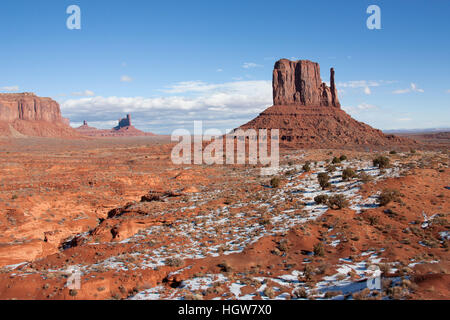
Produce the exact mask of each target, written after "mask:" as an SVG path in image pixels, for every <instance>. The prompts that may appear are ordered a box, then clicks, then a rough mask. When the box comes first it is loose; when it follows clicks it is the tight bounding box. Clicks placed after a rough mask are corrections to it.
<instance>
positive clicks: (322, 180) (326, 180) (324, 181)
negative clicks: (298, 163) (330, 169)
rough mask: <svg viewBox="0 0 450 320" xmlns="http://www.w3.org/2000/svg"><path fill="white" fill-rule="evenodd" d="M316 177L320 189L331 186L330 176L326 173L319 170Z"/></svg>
mask: <svg viewBox="0 0 450 320" xmlns="http://www.w3.org/2000/svg"><path fill="white" fill-rule="evenodd" d="M317 179H318V180H319V184H320V186H321V187H322V189H326V188H328V187H330V186H331V184H330V176H329V175H328V173H325V172H321V173H319V174H318V175H317Z"/></svg>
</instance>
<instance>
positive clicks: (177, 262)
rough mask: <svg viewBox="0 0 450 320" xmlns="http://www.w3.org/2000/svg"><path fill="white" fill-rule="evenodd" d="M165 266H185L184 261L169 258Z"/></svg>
mask: <svg viewBox="0 0 450 320" xmlns="http://www.w3.org/2000/svg"><path fill="white" fill-rule="evenodd" d="M165 264H166V266H169V267H182V266H183V265H184V261H183V259H180V258H168V259H166V261H165Z"/></svg>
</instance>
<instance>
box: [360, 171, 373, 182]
mask: <svg viewBox="0 0 450 320" xmlns="http://www.w3.org/2000/svg"><path fill="white" fill-rule="evenodd" d="M358 179H359V180H361V181H362V182H364V183H366V182H369V181H372V176H371V175H370V174H367V173H365V172H364V171H363V172H361V173H360V174H359V175H358Z"/></svg>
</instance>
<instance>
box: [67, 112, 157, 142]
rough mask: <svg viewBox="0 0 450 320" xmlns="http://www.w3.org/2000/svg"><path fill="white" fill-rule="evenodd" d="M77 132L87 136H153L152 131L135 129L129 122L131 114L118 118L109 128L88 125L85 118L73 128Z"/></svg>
mask: <svg viewBox="0 0 450 320" xmlns="http://www.w3.org/2000/svg"><path fill="white" fill-rule="evenodd" d="M75 130H76V131H77V132H78V133H80V134H82V135H84V136H89V137H143V136H155V134H154V133H150V132H144V131H141V130H139V129H136V128H135V127H134V126H133V125H132V124H131V115H130V114H127V116H126V117H125V118H123V119H119V122H118V125H117V126H116V127H114V128H112V129H109V130H103V129H97V128H94V127H90V126H89V125H88V123H87V121H86V120H84V121H83V125H82V126H80V127H78V128H76V129H75Z"/></svg>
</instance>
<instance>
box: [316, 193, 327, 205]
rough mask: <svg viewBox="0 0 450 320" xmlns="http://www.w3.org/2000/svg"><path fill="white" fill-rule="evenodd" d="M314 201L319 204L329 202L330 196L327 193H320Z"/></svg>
mask: <svg viewBox="0 0 450 320" xmlns="http://www.w3.org/2000/svg"><path fill="white" fill-rule="evenodd" d="M314 201H315V202H316V203H317V204H328V196H327V195H326V194H320V195H318V196H316V197H314Z"/></svg>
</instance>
